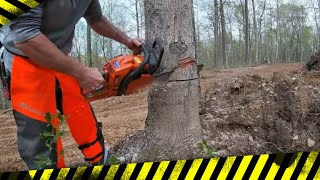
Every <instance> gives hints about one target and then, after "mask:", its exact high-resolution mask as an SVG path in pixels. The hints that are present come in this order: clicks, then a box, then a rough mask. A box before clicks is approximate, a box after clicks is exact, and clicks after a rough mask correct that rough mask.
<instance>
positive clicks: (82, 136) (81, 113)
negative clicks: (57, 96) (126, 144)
mask: <svg viewBox="0 0 320 180" xmlns="http://www.w3.org/2000/svg"><path fill="white" fill-rule="evenodd" d="M56 76H57V78H58V80H59V82H60V87H61V90H62V94H63V98H62V107H63V110H64V114H65V115H70V116H69V118H68V119H67V122H68V126H69V128H70V131H71V134H72V136H73V138H74V140H75V141H76V142H77V144H79V145H85V144H89V143H92V142H95V140H97V138H98V137H97V133H98V132H97V122H96V120H95V117H94V114H93V111H92V109H91V106H90V103H89V100H88V99H86V98H85V97H84V96H83V94H82V92H81V88H80V86H79V84H78V82H77V80H76V79H74V78H73V77H71V76H67V75H65V74H62V73H56ZM102 151H103V147H102V146H101V145H100V144H99V142H96V143H94V144H92V146H90V147H88V148H86V149H83V150H82V153H83V154H84V155H85V157H86V158H88V159H90V158H91V159H92V158H94V157H95V156H97V155H98V154H101V152H102ZM101 159H102V156H100V157H97V158H95V159H94V160H92V161H89V162H90V163H95V162H98V161H100V160H101Z"/></svg>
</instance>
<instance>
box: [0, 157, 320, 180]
mask: <svg viewBox="0 0 320 180" xmlns="http://www.w3.org/2000/svg"><path fill="white" fill-rule="evenodd" d="M319 166H320V155H319V152H300V153H289V154H278V155H254V156H239V157H228V158H223V157H221V158H212V159H195V160H180V161H163V162H147V163H139V164H136V163H133V164H124V165H112V166H94V167H78V168H65V169H46V170H31V171H28V172H26V171H24V172H16V173H9V172H6V173H2V174H0V179H3V180H5V179H35V180H37V179H125V180H126V179H128V180H129V179H154V180H157V179H187V180H188V179H201V180H206V179H221V180H224V179H235V180H237V179H252V180H255V179H270V180H273V179H284V180H286V179H320V168H319Z"/></svg>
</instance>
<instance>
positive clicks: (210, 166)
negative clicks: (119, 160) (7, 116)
mask: <svg viewBox="0 0 320 180" xmlns="http://www.w3.org/2000/svg"><path fill="white" fill-rule="evenodd" d="M42 1H43V0H0V27H1V26H4V25H6V24H8V23H9V22H10V21H11V20H13V19H15V18H16V17H18V16H20V15H21V14H23V13H24V12H27V11H28V10H30V9H31V8H34V7H36V6H38V5H39V4H40V3H41V2H42ZM319 166H320V155H319V152H310V153H309V152H304V153H294V154H279V155H255V156H244V157H243V156H239V157H228V158H213V159H196V160H180V161H163V162H148V163H141V164H134V163H133V164H127V165H112V166H94V167H78V168H65V169H46V170H31V171H22V172H5V173H0V179H1V180H2V179H3V180H6V179H19V180H20V179H35V180H37V179H80V178H81V179H156V180H157V179H202V180H206V179H253V180H255V179H271V180H273V179H284V180H285V179H320V168H319Z"/></svg>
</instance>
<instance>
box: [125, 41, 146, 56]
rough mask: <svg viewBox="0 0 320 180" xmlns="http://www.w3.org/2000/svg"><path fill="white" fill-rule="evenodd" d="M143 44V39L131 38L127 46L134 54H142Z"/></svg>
mask: <svg viewBox="0 0 320 180" xmlns="http://www.w3.org/2000/svg"><path fill="white" fill-rule="evenodd" d="M142 42H143V40H142V39H139V38H131V39H129V40H128V43H127V44H126V46H127V47H128V48H129V49H131V50H132V51H133V54H134V55H136V54H141V53H142V49H141V43H142Z"/></svg>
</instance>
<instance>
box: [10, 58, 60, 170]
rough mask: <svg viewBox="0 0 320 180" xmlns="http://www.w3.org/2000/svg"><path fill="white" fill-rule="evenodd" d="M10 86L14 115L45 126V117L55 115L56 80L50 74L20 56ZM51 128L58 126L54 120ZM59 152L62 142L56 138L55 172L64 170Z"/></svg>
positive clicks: (51, 72) (14, 62)
mask: <svg viewBox="0 0 320 180" xmlns="http://www.w3.org/2000/svg"><path fill="white" fill-rule="evenodd" d="M11 82H14V83H11V90H10V91H11V102H12V109H13V110H14V111H17V112H19V113H21V114H23V115H24V116H26V117H29V118H31V119H35V120H38V121H41V122H44V123H47V122H46V120H45V116H46V113H51V114H56V113H57V109H56V103H55V102H56V97H55V88H56V84H55V83H56V79H55V76H54V73H53V71H51V70H49V69H44V68H39V67H37V66H35V65H33V64H31V63H29V62H28V60H25V59H24V58H22V57H20V56H14V61H13V64H12V73H11ZM52 125H53V126H58V119H57V118H55V119H54V120H53V121H52ZM57 130H58V129H57ZM39 133H42V132H39ZM62 149H63V147H62V141H61V138H58V140H57V143H56V153H57V165H56V166H57V168H64V167H65V162H64V157H63V154H62V153H60V152H61V151H62Z"/></svg>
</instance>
